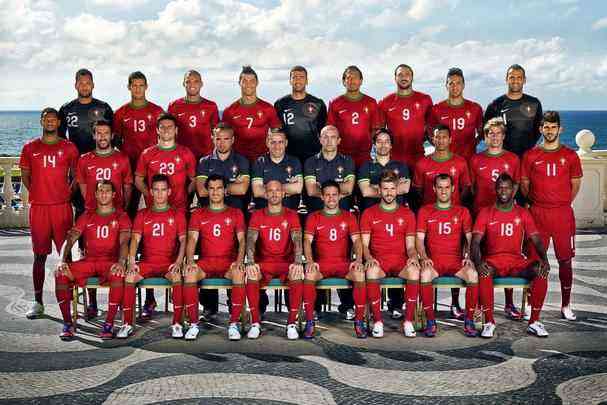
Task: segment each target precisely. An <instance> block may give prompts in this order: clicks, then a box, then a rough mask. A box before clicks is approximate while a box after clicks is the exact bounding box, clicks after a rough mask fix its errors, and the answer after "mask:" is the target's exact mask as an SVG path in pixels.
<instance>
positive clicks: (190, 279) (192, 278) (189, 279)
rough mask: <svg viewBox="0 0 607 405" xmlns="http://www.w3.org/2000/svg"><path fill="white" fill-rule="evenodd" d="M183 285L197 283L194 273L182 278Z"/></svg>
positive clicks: (196, 276)
mask: <svg viewBox="0 0 607 405" xmlns="http://www.w3.org/2000/svg"><path fill="white" fill-rule="evenodd" d="M183 281H184V282H185V283H195V282H197V281H198V275H197V274H196V273H193V274H186V275H185V276H184V278H183Z"/></svg>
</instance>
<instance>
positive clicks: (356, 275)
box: [349, 271, 365, 283]
mask: <svg viewBox="0 0 607 405" xmlns="http://www.w3.org/2000/svg"><path fill="white" fill-rule="evenodd" d="M349 278H350V280H352V281H354V282H357V283H361V282H363V281H365V273H363V272H362V271H351V272H350V277H349Z"/></svg>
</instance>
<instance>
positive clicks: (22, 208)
mask: <svg viewBox="0 0 607 405" xmlns="http://www.w3.org/2000/svg"><path fill="white" fill-rule="evenodd" d="M18 164H19V158H18V157H12V156H11V157H0V168H1V169H2V171H3V175H2V178H3V182H2V192H1V193H0V197H2V198H1V200H0V228H26V227H28V226H29V202H28V195H27V189H26V188H25V187H23V185H22V184H21V173H20V171H19V167H18Z"/></svg>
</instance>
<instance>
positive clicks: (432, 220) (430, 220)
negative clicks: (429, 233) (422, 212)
mask: <svg viewBox="0 0 607 405" xmlns="http://www.w3.org/2000/svg"><path fill="white" fill-rule="evenodd" d="M430 222H436V219H429V220H428V223H430Z"/></svg>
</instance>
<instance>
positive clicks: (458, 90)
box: [446, 75, 465, 99]
mask: <svg viewBox="0 0 607 405" xmlns="http://www.w3.org/2000/svg"><path fill="white" fill-rule="evenodd" d="M446 87H447V92H448V93H449V98H452V99H453V98H460V97H462V95H463V94H464V87H465V84H464V79H463V78H462V77H461V76H458V75H453V76H449V78H448V79H447V84H446Z"/></svg>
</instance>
